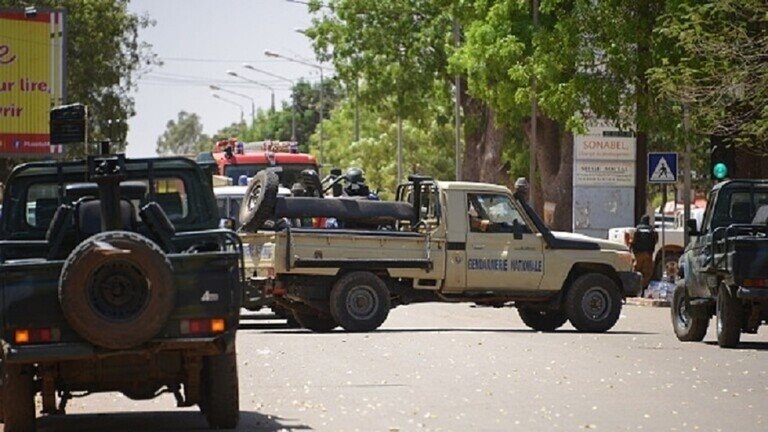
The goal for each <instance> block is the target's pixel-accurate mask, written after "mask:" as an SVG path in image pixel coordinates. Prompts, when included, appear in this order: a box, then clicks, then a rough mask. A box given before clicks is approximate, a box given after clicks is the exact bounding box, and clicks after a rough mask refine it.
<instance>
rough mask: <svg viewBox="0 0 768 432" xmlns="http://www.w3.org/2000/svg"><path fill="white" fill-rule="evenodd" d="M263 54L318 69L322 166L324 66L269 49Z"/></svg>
mask: <svg viewBox="0 0 768 432" xmlns="http://www.w3.org/2000/svg"><path fill="white" fill-rule="evenodd" d="M264 55H266V56H267V57H274V58H281V59H283V60H287V61H289V62H293V63H298V64H302V65H304V66H309V67H312V68H315V69H317V70H318V71H320V110H319V111H320V123H319V125H318V126H319V128H320V129H319V133H320V144H319V150H320V157H319V159H320V161H319V162H320V166H321V167H322V166H323V117H324V105H325V90H324V88H323V87H324V85H323V84H324V83H323V70H324V69H325V68H323V67H322V66H320V65H318V64H314V63H310V62H306V61H303V60H299V59H295V58H292V57H286V56H284V55H282V54H278V53H276V52H274V51H270V50H266V51H264Z"/></svg>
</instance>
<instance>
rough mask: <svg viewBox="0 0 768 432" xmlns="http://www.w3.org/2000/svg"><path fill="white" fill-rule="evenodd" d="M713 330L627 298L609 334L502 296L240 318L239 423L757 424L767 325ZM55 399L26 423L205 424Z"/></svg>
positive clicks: (187, 414)
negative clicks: (530, 323)
mask: <svg viewBox="0 0 768 432" xmlns="http://www.w3.org/2000/svg"><path fill="white" fill-rule="evenodd" d="M712 324H713V325H714V321H713V322H712ZM713 330H714V329H713V326H711V327H710V333H709V335H708V336H707V338H706V339H705V343H686V344H683V343H680V342H678V341H677V340H676V339H675V338H674V336H673V334H672V332H671V328H670V324H669V310H668V309H659V308H645V307H637V306H626V307H625V308H624V311H623V313H622V317H621V319H620V321H619V323H618V325H617V326H616V327H615V328H614V331H612V332H610V333H608V334H602V335H589V334H580V333H576V332H575V331H573V329H572V328H571V327H569V326H567V327H565V328H564V329H563V330H562V331H558V332H556V333H553V334H543V333H535V332H531V331H529V330H527V329H526V328H525V326H524V325H523V324H522V322H521V321H520V319H519V318H518V316H517V313H516V311H515V310H514V309H488V308H472V307H470V306H468V305H466V304H463V305H445V304H427V305H415V306H408V307H403V308H399V309H396V310H394V311H393V312H392V314H391V315H390V318H389V320H388V321H387V322H386V323H385V325H384V327H382V328H381V329H380V330H378V331H376V332H373V333H369V334H346V333H342V332H334V333H331V334H325V335H318V334H311V333H306V332H304V331H295V330H285V329H283V330H265V329H246V330H242V331H241V333H240V334H239V341H238V347H239V362H240V392H241V396H240V404H241V410H242V414H241V423H240V427H239V428H238V430H241V431H276V430H287V431H305V430H306V431H309V430H312V431H366V432H367V431H385V432H391V431H422V430H424V431H428V430H432V431H437V430H443V431H552V430H562V431H577V430H582V429H590V430H591V429H596V430H604V431H620V430H631V431H636V430H647V431H688V430H690V431H741V432H746V431H766V430H768V331H766V330H765V329H764V330H763V331H762V332H761V334H758V335H746V336H745V337H744V341H745V343H743V344H742V346H741V348H740V349H734V350H723V349H720V348H718V347H717V345H716V344H714V333H713ZM68 411H69V414H68V415H67V416H64V417H50V418H42V419H39V420H38V425H39V429H40V430H41V431H51V432H52V431H78V432H85V431H102V430H104V431H135V430H142V431H182V430H183V431H186V430H204V429H205V427H206V426H205V422H204V420H203V417H202V416H201V415H200V414H198V412H197V410H196V409H191V408H187V409H184V410H177V409H175V408H174V400H173V397H172V396H170V395H165V396H163V397H161V398H159V399H155V400H153V401H148V402H134V401H131V400H128V399H126V398H124V397H123V396H121V395H117V394H115V395H113V394H107V395H95V396H90V397H87V398H84V399H79V400H74V401H72V402H71V403H70V406H69V410H68ZM119 411H129V413H121V414H114V412H119ZM83 413H90V414H83ZM94 413H96V414H94Z"/></svg>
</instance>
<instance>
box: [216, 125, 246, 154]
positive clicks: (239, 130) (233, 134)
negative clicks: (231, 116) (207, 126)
mask: <svg viewBox="0 0 768 432" xmlns="http://www.w3.org/2000/svg"><path fill="white" fill-rule="evenodd" d="M246 130H248V125H246V124H245V122H243V121H240V122H235V123H232V124H231V125H229V126H224V127H223V128H221V129H219V131H218V132H216V133H215V134H214V135H213V138H212V139H211V143H210V144H211V148H213V144H214V142H215V141H221V140H225V139H229V138H239V137H241V136H243V134H244V133H245V131H246Z"/></svg>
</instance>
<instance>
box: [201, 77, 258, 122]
mask: <svg viewBox="0 0 768 432" xmlns="http://www.w3.org/2000/svg"><path fill="white" fill-rule="evenodd" d="M208 88H210V89H211V90H215V91H221V92H224V93H229V94H233V95H235V96H240V97H242V98H246V99H248V100H250V101H251V123H253V122H254V121H255V119H256V101H255V100H254V99H253V98H252V97H250V96H248V95H246V94H242V93H238V92H236V91H232V90H229V89H225V88H221V87H219V86H217V85H215V84H211V85H209V86H208ZM219 99H221V98H219ZM241 120H242V119H241Z"/></svg>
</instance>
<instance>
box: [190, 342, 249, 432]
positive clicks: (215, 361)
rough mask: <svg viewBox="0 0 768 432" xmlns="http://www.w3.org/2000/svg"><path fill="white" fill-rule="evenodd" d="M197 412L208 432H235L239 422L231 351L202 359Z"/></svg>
mask: <svg viewBox="0 0 768 432" xmlns="http://www.w3.org/2000/svg"><path fill="white" fill-rule="evenodd" d="M201 381H202V382H201V384H202V388H201V390H202V392H201V393H202V394H201V395H200V404H199V405H200V410H201V411H202V413H203V414H204V415H205V419H206V420H207V421H208V427H209V428H211V429H234V428H235V427H237V423H238V421H239V420H240V394H239V391H240V390H239V385H238V380H237V354H236V353H234V352H232V353H228V354H220V355H213V356H208V357H205V358H204V359H203V370H202V377H201Z"/></svg>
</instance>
